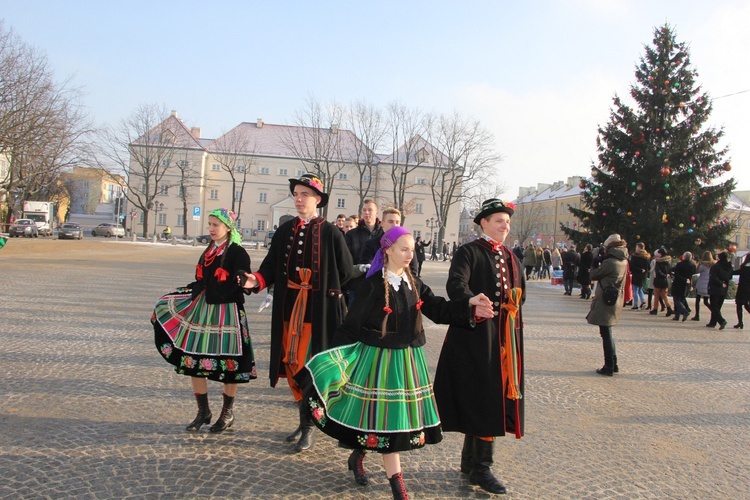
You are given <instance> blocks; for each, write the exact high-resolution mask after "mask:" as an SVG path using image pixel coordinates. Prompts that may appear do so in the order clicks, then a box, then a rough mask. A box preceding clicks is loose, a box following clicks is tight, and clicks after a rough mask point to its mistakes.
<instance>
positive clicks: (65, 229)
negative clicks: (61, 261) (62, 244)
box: [57, 222, 83, 240]
mask: <svg viewBox="0 0 750 500" xmlns="http://www.w3.org/2000/svg"><path fill="white" fill-rule="evenodd" d="M57 237H58V238H59V239H61V240H64V239H67V238H70V239H72V240H82V239H83V228H82V227H81V225H80V224H75V223H73V222H66V223H65V224H63V225H62V226H60V228H59V229H58V230H57Z"/></svg>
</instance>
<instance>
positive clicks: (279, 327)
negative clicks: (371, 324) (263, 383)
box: [244, 174, 354, 452]
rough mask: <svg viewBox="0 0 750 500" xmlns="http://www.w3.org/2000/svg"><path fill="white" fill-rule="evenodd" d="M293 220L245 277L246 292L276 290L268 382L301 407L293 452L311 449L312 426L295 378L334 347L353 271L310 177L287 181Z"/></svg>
mask: <svg viewBox="0 0 750 500" xmlns="http://www.w3.org/2000/svg"><path fill="white" fill-rule="evenodd" d="M289 183H290V186H289V190H290V191H291V192H292V197H293V198H294V206H295V208H296V209H297V214H298V215H297V217H295V218H294V219H292V220H290V221H288V222H285V223H284V224H282V225H281V227H279V229H278V230H277V231H276V233H275V234H274V235H273V239H272V240H271V248H270V249H269V251H268V254H267V255H266V257H265V259H263V263H262V264H261V265H260V267H259V268H258V271H257V272H255V273H252V274H246V275H245V276H246V277H247V282H246V284H245V285H244V286H245V287H246V288H250V289H252V291H253V292H259V291H260V290H262V289H263V288H265V287H268V286H271V285H273V286H274V292H273V296H274V299H273V309H272V311H271V361H270V367H269V378H270V381H271V387H276V383H277V382H278V380H279V377H285V378H286V379H287V382H288V383H289V387H290V388H291V390H292V393H293V395H294V399H295V401H297V403H298V404H299V416H300V424H299V427H297V429H295V431H294V432H292V433H291V434H289V435H288V436H287V437H286V440H287V441H290V442H291V441H295V440H297V439H299V440H298V441H297V444H296V445H295V447H294V449H295V451H298V452H300V451H304V450H308V449H310V447H311V446H312V444H313V430H314V429H315V425H314V424H313V422H312V418H311V415H310V414H309V410H308V409H307V405H304V404H301V399H302V391H301V390H300V388H299V386H298V385H297V383H296V382H295V380H294V378H293V376H294V374H296V373H297V372H298V371H300V370H301V369H302V368H303V367H304V365H305V363H306V362H307V361H308V360H309V359H310V358H311V357H313V356H314V355H315V354H317V353H319V352H321V351H324V350H326V349H328V348H330V347H332V346H333V345H332V341H333V335H334V333H335V331H336V328H338V326H339V325H340V324H341V323H343V321H344V317H345V316H346V301H345V298H344V294H343V291H342V288H343V286H344V285H345V284H346V283H347V282H348V281H349V280H350V279H351V277H352V275H353V272H354V269H353V264H352V256H351V254H350V253H349V249H348V248H347V246H346V242H345V241H344V235H343V233H342V232H341V231H339V229H338V228H337V227H336V226H334V225H333V224H331V223H330V222H328V221H326V220H325V219H324V218H322V217H318V216H317V215H316V208H318V207H323V206H325V205H326V203H327V202H328V195H327V194H326V193H324V192H323V183H322V182H321V181H320V179H318V178H317V177H315V176H314V175H312V174H304V175H303V176H302V177H300V178H299V179H289Z"/></svg>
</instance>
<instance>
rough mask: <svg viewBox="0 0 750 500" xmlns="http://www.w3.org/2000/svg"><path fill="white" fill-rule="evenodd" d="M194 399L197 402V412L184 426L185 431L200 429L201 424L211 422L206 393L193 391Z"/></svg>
mask: <svg viewBox="0 0 750 500" xmlns="http://www.w3.org/2000/svg"><path fill="white" fill-rule="evenodd" d="M195 400H196V401H197V402H198V414H197V415H196V416H195V419H194V420H193V421H192V422H190V423H189V424H188V426H187V427H185V430H186V431H191V432H196V431H198V430H200V428H201V426H202V425H203V424H210V423H211V410H210V409H209V408H208V394H198V393H197V392H196V393H195Z"/></svg>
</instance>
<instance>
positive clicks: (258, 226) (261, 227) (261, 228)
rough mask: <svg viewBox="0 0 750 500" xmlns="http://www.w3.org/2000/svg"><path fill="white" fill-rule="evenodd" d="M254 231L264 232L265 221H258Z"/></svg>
mask: <svg viewBox="0 0 750 500" xmlns="http://www.w3.org/2000/svg"><path fill="white" fill-rule="evenodd" d="M255 229H257V230H258V231H265V230H266V221H264V220H259V221H258V225H257V227H256V228H255Z"/></svg>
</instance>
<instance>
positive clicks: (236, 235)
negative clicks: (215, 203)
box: [208, 208, 242, 245]
mask: <svg viewBox="0 0 750 500" xmlns="http://www.w3.org/2000/svg"><path fill="white" fill-rule="evenodd" d="M208 216H209V217H216V218H217V219H219V220H220V221H221V222H223V223H224V225H225V226H227V227H228V228H229V241H230V242H231V243H236V244H238V245H242V236H241V235H240V232H239V231H237V229H236V228H235V227H234V220H235V219H236V218H237V216H236V215H235V214H234V212H232V211H231V210H229V209H227V208H217V209H216V210H214V211H212V212H211V213H210V214H208Z"/></svg>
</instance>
